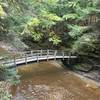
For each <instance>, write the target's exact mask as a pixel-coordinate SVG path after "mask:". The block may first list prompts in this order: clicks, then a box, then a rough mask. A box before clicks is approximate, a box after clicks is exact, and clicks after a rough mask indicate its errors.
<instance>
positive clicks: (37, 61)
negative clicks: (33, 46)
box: [37, 53, 39, 62]
mask: <svg viewBox="0 0 100 100" xmlns="http://www.w3.org/2000/svg"><path fill="white" fill-rule="evenodd" d="M37 62H39V54H38V53H37Z"/></svg>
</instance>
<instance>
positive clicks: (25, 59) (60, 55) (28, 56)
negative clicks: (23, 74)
mask: <svg viewBox="0 0 100 100" xmlns="http://www.w3.org/2000/svg"><path fill="white" fill-rule="evenodd" d="M74 58H77V56H75V55H72V54H71V53H68V52H66V51H61V50H32V51H27V52H22V53H21V54H20V56H18V57H15V56H14V57H13V58H12V59H9V60H6V61H4V62H3V64H5V65H7V66H14V65H16V66H17V65H21V64H27V63H31V62H39V61H43V60H46V61H48V60H56V59H63V60H64V59H68V61H69V59H74Z"/></svg>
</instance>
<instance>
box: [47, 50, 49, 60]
mask: <svg viewBox="0 0 100 100" xmlns="http://www.w3.org/2000/svg"><path fill="white" fill-rule="evenodd" d="M48 60H49V50H47V61H48Z"/></svg>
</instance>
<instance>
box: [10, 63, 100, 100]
mask: <svg viewBox="0 0 100 100" xmlns="http://www.w3.org/2000/svg"><path fill="white" fill-rule="evenodd" d="M18 71H19V74H21V75H22V77H21V83H20V84H19V85H18V87H15V86H13V87H12V88H11V89H12V94H13V98H12V100H100V93H98V94H96V93H97V92H98V91H96V90H95V91H93V90H90V89H88V88H87V87H86V84H85V83H83V82H82V81H81V80H80V79H79V78H77V77H75V76H73V75H72V74H71V73H70V72H69V71H67V70H65V69H64V68H63V67H61V66H60V64H58V63H57V62H54V61H50V62H41V63H34V64H29V65H24V66H22V67H19V68H18Z"/></svg>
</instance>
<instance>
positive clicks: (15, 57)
mask: <svg viewBox="0 0 100 100" xmlns="http://www.w3.org/2000/svg"><path fill="white" fill-rule="evenodd" d="M14 65H15V66H16V57H15V56H14Z"/></svg>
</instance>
